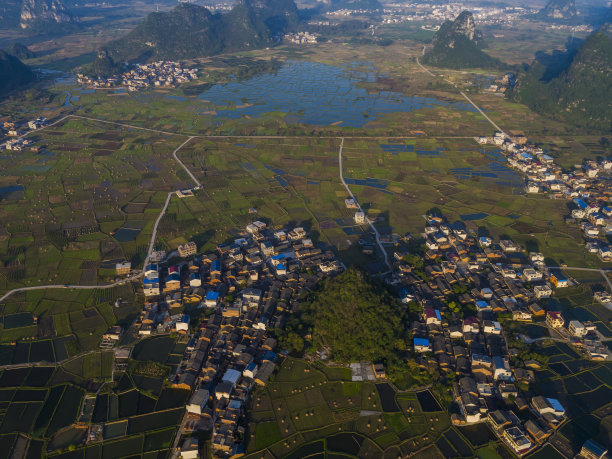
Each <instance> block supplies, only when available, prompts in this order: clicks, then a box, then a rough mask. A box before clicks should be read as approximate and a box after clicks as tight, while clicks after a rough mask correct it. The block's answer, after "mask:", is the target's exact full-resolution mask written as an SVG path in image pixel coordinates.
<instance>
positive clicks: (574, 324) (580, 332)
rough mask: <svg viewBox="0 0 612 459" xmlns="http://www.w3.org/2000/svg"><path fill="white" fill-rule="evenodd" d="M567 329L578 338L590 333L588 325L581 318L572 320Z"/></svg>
mask: <svg viewBox="0 0 612 459" xmlns="http://www.w3.org/2000/svg"><path fill="white" fill-rule="evenodd" d="M567 329H568V331H569V332H570V333H571V334H572V336H576V337H578V338H582V337H583V336H584V335H586V334H587V333H588V330H587V329H586V327H585V326H584V325H582V322H580V321H579V320H570V322H569V324H568V326H567Z"/></svg>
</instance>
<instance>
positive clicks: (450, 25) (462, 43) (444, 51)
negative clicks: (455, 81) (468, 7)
mask: <svg viewBox="0 0 612 459" xmlns="http://www.w3.org/2000/svg"><path fill="white" fill-rule="evenodd" d="M432 43H433V47H432V48H431V49H430V50H429V51H428V52H427V53H426V54H425V56H423V62H424V63H425V64H429V65H433V66H436V67H447V68H454V69H458V68H468V67H470V68H473V67H479V68H497V67H501V66H502V65H503V64H502V63H501V62H500V61H499V60H497V59H495V58H494V57H491V56H489V55H488V54H487V53H485V52H484V51H482V49H481V48H482V33H481V32H480V31H478V30H477V29H476V24H475V23H474V16H473V15H472V13H470V12H469V11H464V12H462V13H461V14H460V15H459V16H457V18H456V19H455V20H454V21H446V22H445V23H444V24H442V26H440V30H438V31H437V32H436V34H435V35H434V38H433V40H432Z"/></svg>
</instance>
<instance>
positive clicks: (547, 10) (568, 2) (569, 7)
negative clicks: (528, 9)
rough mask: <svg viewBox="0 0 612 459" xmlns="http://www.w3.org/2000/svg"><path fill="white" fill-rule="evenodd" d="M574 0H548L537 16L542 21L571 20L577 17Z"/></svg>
mask: <svg viewBox="0 0 612 459" xmlns="http://www.w3.org/2000/svg"><path fill="white" fill-rule="evenodd" d="M577 14H578V12H577V11H576V2H575V0H548V3H547V4H546V6H545V7H544V8H542V9H541V10H540V12H539V13H538V16H539V17H540V18H542V19H551V20H571V19H574V18H575V17H576V16H577Z"/></svg>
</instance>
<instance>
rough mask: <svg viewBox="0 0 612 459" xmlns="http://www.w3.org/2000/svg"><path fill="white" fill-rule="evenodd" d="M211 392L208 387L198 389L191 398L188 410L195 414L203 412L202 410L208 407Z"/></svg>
mask: <svg viewBox="0 0 612 459" xmlns="http://www.w3.org/2000/svg"><path fill="white" fill-rule="evenodd" d="M209 397H210V394H209V393H208V391H207V390H206V389H198V390H197V391H196V392H195V393H194V394H193V395H192V396H191V399H190V400H189V404H188V405H187V412H188V413H194V414H202V410H203V409H204V408H205V407H206V403H207V402H208V398H209Z"/></svg>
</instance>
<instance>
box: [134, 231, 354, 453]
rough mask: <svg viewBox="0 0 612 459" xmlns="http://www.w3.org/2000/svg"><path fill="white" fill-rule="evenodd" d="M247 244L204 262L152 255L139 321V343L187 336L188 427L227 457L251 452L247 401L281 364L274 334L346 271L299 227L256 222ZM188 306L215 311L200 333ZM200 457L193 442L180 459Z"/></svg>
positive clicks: (184, 252)
mask: <svg viewBox="0 0 612 459" xmlns="http://www.w3.org/2000/svg"><path fill="white" fill-rule="evenodd" d="M240 236H241V237H239V238H238V239H236V240H234V241H233V242H231V243H228V244H223V245H219V246H218V247H217V248H216V250H215V251H214V252H208V253H202V254H198V253H197V246H196V244H195V243H194V242H188V243H186V244H183V245H181V246H180V247H178V249H177V251H175V252H171V253H170V254H165V253H161V252H156V253H154V254H153V256H152V257H151V260H152V261H153V263H151V264H149V265H147V266H146V267H145V277H144V281H143V288H144V293H145V296H146V298H147V301H146V303H145V306H144V308H143V310H142V312H141V314H140V317H139V318H138V319H137V320H136V323H135V329H136V330H137V332H138V333H139V334H140V335H147V334H151V333H157V332H167V331H176V332H178V333H182V334H184V335H185V339H187V340H188V345H187V348H186V351H185V354H184V356H183V359H182V361H181V363H180V364H179V365H178V367H177V369H176V372H175V373H174V374H173V375H172V376H171V383H172V385H173V386H174V387H177V388H184V389H189V390H192V393H193V395H192V397H191V399H190V401H189V403H188V405H187V412H188V414H187V417H186V420H185V422H184V424H183V429H184V430H185V431H186V432H196V431H202V430H204V431H206V430H210V429H212V430H213V435H212V441H211V443H212V448H213V451H214V452H215V453H218V454H221V455H229V454H239V453H241V452H243V450H244V447H243V444H242V438H243V437H244V424H245V423H244V413H245V405H246V403H247V401H248V398H249V394H250V392H251V390H252V389H253V387H254V386H255V385H257V384H259V385H264V384H265V383H266V381H267V380H268V378H269V377H270V375H271V374H272V373H273V371H274V369H275V366H276V363H277V360H278V356H277V355H276V354H275V352H274V349H275V347H276V340H275V339H273V338H271V337H270V336H269V330H270V328H272V327H276V326H282V325H283V323H284V320H285V319H284V318H285V314H286V313H287V312H288V311H291V310H294V309H295V308H296V307H297V304H298V301H299V299H300V298H302V297H303V296H304V295H306V293H307V292H309V291H310V290H311V289H313V288H314V287H315V286H316V285H317V284H318V283H319V282H320V281H321V280H322V279H323V278H325V277H326V276H329V275H330V274H333V273H334V272H338V271H340V270H341V269H342V266H341V265H340V263H338V261H337V260H336V259H335V256H334V254H333V252H330V251H322V250H321V249H319V248H317V247H315V245H314V244H313V242H312V240H310V239H309V238H308V235H307V233H306V231H305V230H304V229H303V228H300V227H298V228H293V229H291V230H286V229H283V228H275V229H272V228H269V227H268V226H267V225H266V224H265V223H263V222H260V221H255V222H253V223H250V224H249V225H247V227H246V228H245V231H244V232H243V233H242V234H241V235H240ZM125 269H126V271H125V272H124V274H125V273H128V272H129V268H128V267H125ZM185 304H191V305H196V307H197V308H201V309H203V310H206V311H208V313H207V314H206V316H207V318H206V319H204V320H203V321H202V322H201V323H199V326H197V325H196V326H197V330H196V331H195V332H193V324H191V325H192V326H191V328H190V322H191V320H190V318H189V317H188V316H186V315H185V314H183V313H181V311H183V306H184V305H185ZM192 332H193V333H192ZM196 450H197V444H195V443H193V442H187V443H186V444H185V445H184V446H183V448H182V449H181V454H183V456H184V457H190V454H192V453H193V452H194V451H196Z"/></svg>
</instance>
